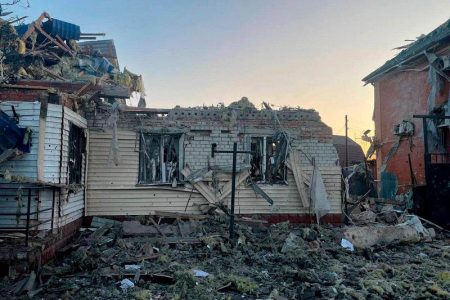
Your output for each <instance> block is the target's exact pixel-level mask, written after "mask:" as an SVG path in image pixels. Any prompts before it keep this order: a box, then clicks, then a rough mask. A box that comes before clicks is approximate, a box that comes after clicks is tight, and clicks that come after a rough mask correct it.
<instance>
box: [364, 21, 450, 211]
mask: <svg viewBox="0 0 450 300" xmlns="http://www.w3.org/2000/svg"><path fill="white" fill-rule="evenodd" d="M449 79H450V20H449V21H447V22H445V23H444V24H442V25H441V26H439V27H438V28H436V29H435V30H433V31H432V32H431V33H429V34H428V35H425V36H422V37H420V38H419V39H418V40H417V41H415V42H413V43H411V44H410V45H407V46H406V48H405V49H404V50H403V51H401V52H400V53H399V54H398V55H397V56H395V57H394V58H393V59H391V60H389V61H387V62H386V63H385V64H384V65H382V66H381V67H379V68H378V69H376V70H375V71H373V72H372V73H370V74H369V75H368V76H366V77H365V78H364V79H363V81H364V82H366V84H368V83H371V84H372V85H373V86H374V88H375V103H374V114H373V119H374V121H375V134H376V148H377V153H376V156H377V169H378V173H379V176H378V178H379V179H380V180H381V191H380V192H381V193H380V194H381V196H382V197H385V198H394V197H395V196H396V195H397V194H402V193H410V192H411V191H412V189H413V187H415V186H418V185H428V199H429V202H431V201H434V203H441V202H440V201H441V200H438V199H442V201H446V202H447V204H445V205H447V209H448V201H447V200H448V198H449V197H450V192H449V189H450V185H449V181H450V178H449V172H450V171H449V170H450V166H449V165H448V163H449V161H450V160H449V149H450V148H449V145H450V135H449V124H450V122H449V120H447V121H444V119H442V118H436V117H439V116H440V117H442V116H448V115H450V114H449V109H450V106H449V96H450V95H449V87H450V85H449ZM414 115H430V116H432V117H434V119H427V121H426V122H427V128H428V129H427V132H424V128H423V123H422V119H420V118H414ZM425 133H426V136H427V141H426V143H427V146H428V153H427V154H426V153H425V148H424V145H425V144H424V135H425ZM425 155H426V156H425ZM426 175H427V176H426ZM445 198H446V199H445ZM432 199H433V200H432ZM442 203H444V202H442ZM442 203H441V204H442ZM441 204H437V207H436V208H435V209H432V210H433V211H443V209H442V208H443V207H442V205H444V204H442V205H441ZM445 205H444V206H445Z"/></svg>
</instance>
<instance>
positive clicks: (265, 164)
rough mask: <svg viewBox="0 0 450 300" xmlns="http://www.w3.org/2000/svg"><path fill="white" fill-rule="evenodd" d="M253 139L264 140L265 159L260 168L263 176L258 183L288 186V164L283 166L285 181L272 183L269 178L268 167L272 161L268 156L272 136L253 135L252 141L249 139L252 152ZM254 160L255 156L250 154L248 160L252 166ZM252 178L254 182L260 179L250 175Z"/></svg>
mask: <svg viewBox="0 0 450 300" xmlns="http://www.w3.org/2000/svg"><path fill="white" fill-rule="evenodd" d="M253 139H257V140H261V139H262V141H263V146H262V157H263V159H262V161H261V167H260V173H261V174H262V178H261V177H260V179H257V181H256V182H257V183H259V184H282V185H286V184H287V176H288V171H287V166H286V164H283V170H282V172H283V179H281V180H276V181H271V180H269V179H268V178H267V177H268V176H267V175H268V174H267V172H268V171H269V169H268V167H269V160H270V157H269V155H268V143H270V142H271V140H272V136H270V135H252V136H250V139H249V142H250V145H249V148H250V150H252V149H251V148H252V143H253ZM252 159H253V155H252V154H248V160H249V162H250V165H251V162H252ZM250 178H251V179H253V180H254V179H255V178H258V177H252V176H251V175H250Z"/></svg>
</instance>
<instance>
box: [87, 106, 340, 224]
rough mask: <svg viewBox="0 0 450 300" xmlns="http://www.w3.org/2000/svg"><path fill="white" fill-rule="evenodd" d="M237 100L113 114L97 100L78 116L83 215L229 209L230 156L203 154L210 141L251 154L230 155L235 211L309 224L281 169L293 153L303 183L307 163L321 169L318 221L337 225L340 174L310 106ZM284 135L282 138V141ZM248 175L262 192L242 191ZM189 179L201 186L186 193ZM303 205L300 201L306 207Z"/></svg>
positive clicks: (305, 209) (123, 110)
mask: <svg viewBox="0 0 450 300" xmlns="http://www.w3.org/2000/svg"><path fill="white" fill-rule="evenodd" d="M247 101H248V100H247ZM244 102H245V101H244ZM240 104H242V100H241V101H239V102H237V103H234V104H232V105H230V106H229V107H223V106H222V107H203V108H202V107H200V108H180V107H176V108H174V109H150V108H131V107H123V108H119V109H116V110H115V109H114V107H111V105H108V104H106V103H103V104H98V105H97V106H96V107H95V108H93V109H92V110H91V111H89V112H87V113H86V118H87V119H88V127H89V143H88V148H89V155H88V172H87V174H88V175H87V176H88V178H87V207H86V214H87V215H88V216H98V215H108V216H117V215H148V214H155V213H157V212H158V211H169V212H178V213H185V212H186V213H194V214H196V213H201V212H202V211H204V210H203V209H202V206H204V205H207V206H208V205H209V206H210V205H211V204H213V205H215V204H218V205H219V206H220V205H225V206H227V207H229V206H228V204H229V203H228V202H229V200H230V193H229V192H230V190H229V188H228V189H227V188H226V186H227V183H228V182H229V181H230V173H229V171H230V170H231V162H232V155H231V154H217V155H216V156H215V157H214V158H212V157H211V145H212V144H213V143H217V145H218V146H217V147H218V149H219V150H232V147H233V142H237V143H238V149H239V150H252V151H254V152H255V155H250V154H248V155H247V154H241V155H239V156H238V169H239V170H240V171H241V174H240V177H239V178H238V181H237V182H238V188H237V192H236V213H237V214H241V215H253V216H255V215H262V217H264V218H266V219H272V220H282V219H283V220H286V219H291V220H293V221H307V220H309V216H310V214H311V213H310V211H311V207H310V206H308V204H309V196H307V197H308V199H301V196H300V194H299V193H300V192H299V190H298V187H297V185H296V181H295V178H294V175H293V173H292V171H291V169H290V168H287V167H286V164H285V163H286V161H285V159H286V155H288V153H292V152H298V153H299V156H300V162H298V167H299V168H300V167H301V169H302V171H303V173H304V174H303V177H304V178H307V180H306V184H310V182H311V174H312V170H313V167H312V164H311V161H312V160H313V158H314V160H315V163H316V164H317V166H318V167H319V169H320V171H321V173H322V177H323V180H324V183H325V187H326V190H327V193H328V201H329V202H330V205H331V211H330V214H329V215H328V216H326V217H324V220H325V221H329V222H340V221H341V219H340V214H341V204H340V203H341V196H340V189H341V185H340V176H341V175H340V167H339V166H338V165H337V161H338V156H337V153H336V150H335V148H334V147H333V144H332V136H331V128H329V127H328V126H326V125H325V124H324V123H323V122H322V121H321V120H320V117H319V114H318V113H317V112H316V111H314V110H304V109H285V110H279V111H273V110H269V109H263V110H257V109H255V108H254V107H250V106H252V105H250V106H245V105H244V107H242V105H240ZM246 104H248V103H246ZM115 120H117V122H116V123H115V124H112V123H114V121H115ZM112 121H113V122H112ZM114 128H117V130H115V129H114ZM283 132H284V133H286V134H287V135H288V136H289V137H288V139H289V141H288V142H287V141H286V139H285V137H286V135H285V134H284V133H283ZM115 137H117V139H115ZM291 156H292V155H291ZM186 167H189V168H190V171H191V172H192V173H193V174H197V175H195V176H194V177H195V179H192V178H189V177H191V176H183V174H185V175H187V174H186ZM183 169H185V170H184V171H183ZM247 169H249V170H250V171H249V172H250V175H249V177H250V180H251V182H254V183H257V185H258V186H259V187H260V189H261V190H262V191H263V194H265V195H263V194H261V193H258V192H257V191H256V190H254V189H253V188H252V187H251V184H250V185H249V181H248V179H246V178H245V172H246V171H245V170H247ZM241 178H242V180H240V179H241ZM302 181H304V180H303V179H302ZM196 182H201V183H202V184H203V186H202V187H199V188H197V187H196V188H195V189H193V188H192V184H194V186H195V183H196ZM228 185H229V183H228ZM301 185H303V183H302V184H301ZM304 188H305V189H306V188H307V186H306V185H305V186H304ZM266 196H268V198H270V199H271V200H273V204H270V203H269V202H268V201H267V197H266ZM302 201H308V204H307V206H305V205H304V204H303V202H302Z"/></svg>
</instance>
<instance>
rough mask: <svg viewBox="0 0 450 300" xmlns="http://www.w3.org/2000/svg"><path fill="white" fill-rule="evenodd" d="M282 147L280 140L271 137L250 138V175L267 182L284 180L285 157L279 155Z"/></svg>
mask: <svg viewBox="0 0 450 300" xmlns="http://www.w3.org/2000/svg"><path fill="white" fill-rule="evenodd" d="M282 148H283V147H282V141H280V140H278V139H274V138H273V137H267V136H265V137H252V138H251V144H250V150H251V151H252V154H251V155H250V176H251V178H252V179H253V180H255V181H260V182H268V183H285V182H286V173H287V171H286V166H285V164H284V159H285V157H280V155H282V153H281V152H282V151H283V149H282ZM280 158H281V160H280Z"/></svg>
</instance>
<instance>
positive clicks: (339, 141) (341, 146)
mask: <svg viewBox="0 0 450 300" xmlns="http://www.w3.org/2000/svg"><path fill="white" fill-rule="evenodd" d="M345 140H346V138H345V136H343V135H333V145H334V147H335V148H336V151H337V154H338V156H339V163H340V165H341V166H342V167H345V166H346V165H347V163H346V153H345ZM347 153H348V165H349V166H351V165H355V164H359V163H362V162H364V152H363V150H362V148H361V146H360V145H359V144H358V143H357V142H355V141H354V140H352V139H351V138H349V137H347Z"/></svg>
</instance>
